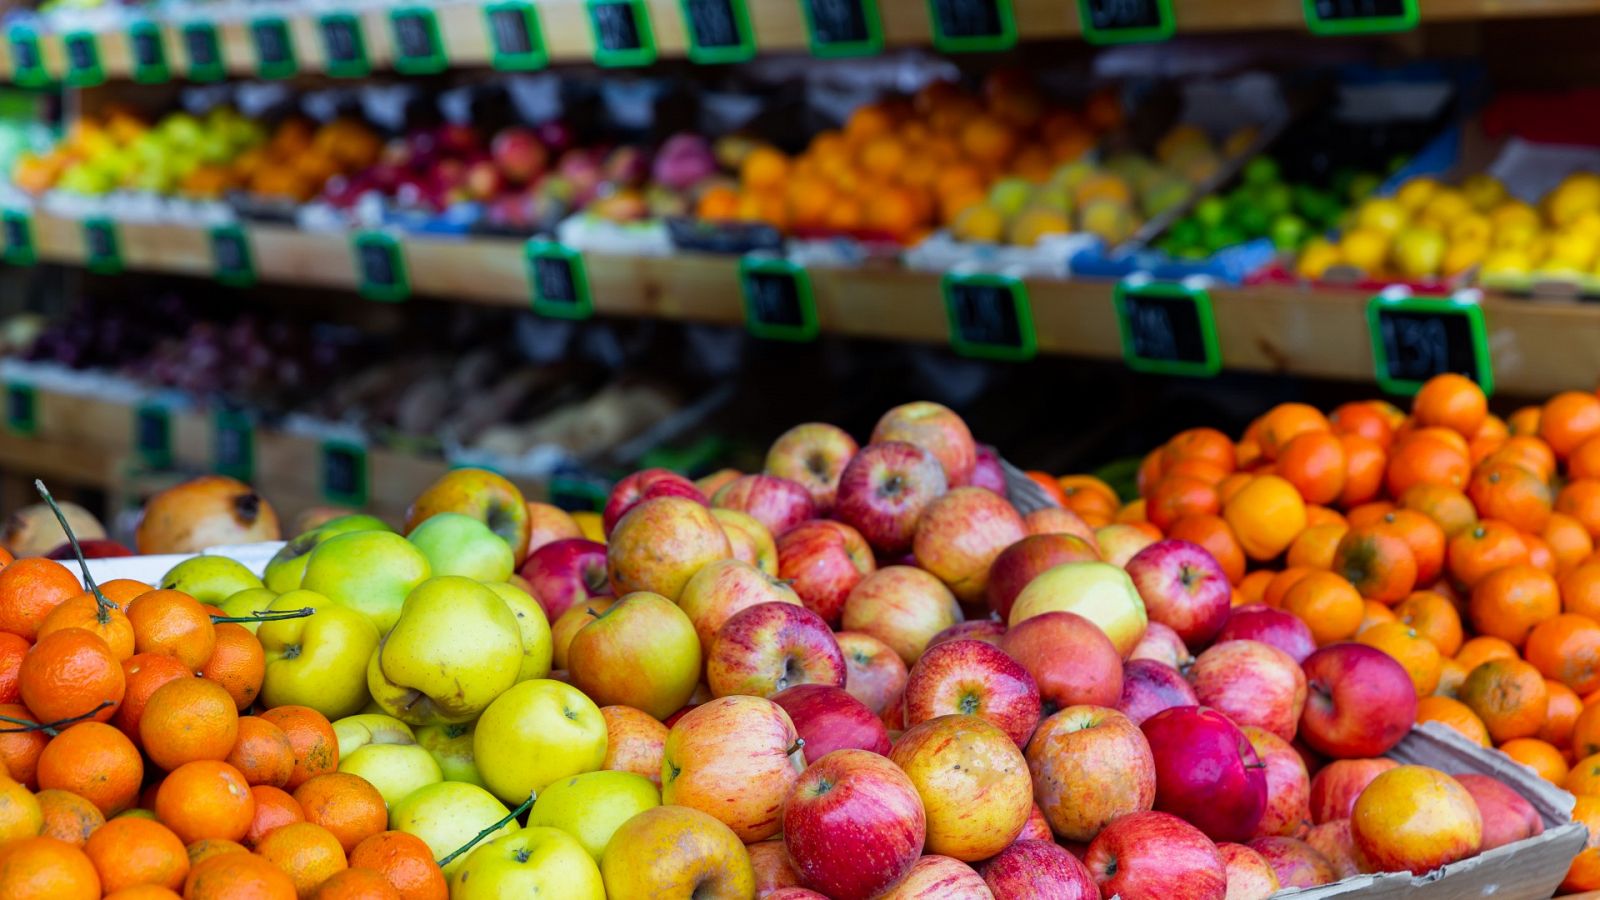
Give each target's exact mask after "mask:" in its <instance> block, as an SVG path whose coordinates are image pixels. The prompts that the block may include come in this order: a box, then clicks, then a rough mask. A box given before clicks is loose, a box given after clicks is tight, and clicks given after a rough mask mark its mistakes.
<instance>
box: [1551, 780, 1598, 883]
mask: <svg viewBox="0 0 1600 900" xmlns="http://www.w3.org/2000/svg"><path fill="white" fill-rule="evenodd" d="M1572 821H1574V822H1579V823H1582V825H1583V826H1584V828H1586V829H1588V832H1589V836H1588V837H1587V838H1585V839H1584V843H1583V849H1582V850H1579V851H1578V855H1577V857H1575V858H1574V859H1573V860H1572V865H1571V866H1569V867H1568V868H1567V877H1566V878H1564V879H1562V881H1561V887H1560V892H1561V893H1563V894H1575V893H1579V892H1581V891H1594V890H1600V797H1589V796H1583V795H1579V797H1578V802H1577V803H1575V804H1574V805H1573V807H1572Z"/></svg>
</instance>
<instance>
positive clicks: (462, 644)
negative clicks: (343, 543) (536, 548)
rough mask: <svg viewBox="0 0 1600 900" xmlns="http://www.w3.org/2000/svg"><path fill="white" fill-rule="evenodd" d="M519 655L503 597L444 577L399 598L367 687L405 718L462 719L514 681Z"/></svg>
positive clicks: (518, 636) (516, 629)
mask: <svg viewBox="0 0 1600 900" xmlns="http://www.w3.org/2000/svg"><path fill="white" fill-rule="evenodd" d="M364 536H366V535H345V536H344V537H342V538H335V539H334V540H332V541H329V542H328V546H332V545H333V544H334V543H337V542H338V541H340V540H348V539H350V538H353V537H364ZM312 565H313V566H315V565H316V560H315V559H313V560H312ZM307 574H308V575H309V574H310V571H309V570H308V572H307ZM522 661H523V652H522V629H521V627H520V626H519V625H518V624H517V617H516V614H515V613H513V612H512V611H511V608H510V607H509V606H507V605H506V603H505V601H504V600H502V599H500V596H499V595H498V594H496V593H495V592H494V591H491V590H489V589H488V588H486V587H484V586H483V585H481V584H479V583H478V582H476V581H473V580H472V579H470V578H463V577H461V576H459V575H444V576H440V577H438V578H430V579H428V580H427V581H424V582H423V583H422V584H420V585H418V586H417V587H416V589H414V590H412V591H411V593H410V594H408V595H407V596H406V598H405V601H404V608H403V609H402V610H401V612H400V615H399V617H398V619H396V621H395V623H394V628H393V629H392V630H391V631H390V632H389V634H388V636H387V637H385V638H384V639H383V643H382V644H381V645H380V646H379V647H378V651H377V652H376V653H374V654H372V659H371V661H370V662H369V663H368V666H367V687H368V689H369V690H370V691H371V692H372V699H374V700H376V701H377V702H378V705H379V706H381V707H383V710H384V712H387V713H388V714H389V715H392V716H394V717H395V718H397V719H399V720H401V721H402V722H406V723H407V724H410V725H440V724H451V723H455V722H470V721H471V720H473V719H475V718H477V716H478V714H479V713H481V712H483V710H484V709H485V708H486V707H488V705H489V704H490V702H492V701H493V700H494V699H495V698H496V697H498V696H500V694H502V693H504V692H505V690H506V689H507V688H509V687H511V686H512V685H513V684H515V683H516V681H517V674H518V673H519V672H520V671H521V670H522Z"/></svg>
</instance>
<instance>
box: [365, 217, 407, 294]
mask: <svg viewBox="0 0 1600 900" xmlns="http://www.w3.org/2000/svg"><path fill="white" fill-rule="evenodd" d="M350 247H351V251H352V255H353V256H354V258H355V266H356V279H357V284H359V285H360V292H361V296H363V297H365V298H367V299H368V300H377V301H379V302H380V303H399V302H400V301H402V300H404V299H406V298H407V297H409V296H411V278H410V275H409V274H408V273H407V271H406V254H405V250H404V249H403V248H402V247H401V246H400V242H399V241H397V240H395V238H394V236H393V235H390V234H387V233H385V232H382V231H358V232H356V233H355V235H354V236H353V237H352V238H351V239H350Z"/></svg>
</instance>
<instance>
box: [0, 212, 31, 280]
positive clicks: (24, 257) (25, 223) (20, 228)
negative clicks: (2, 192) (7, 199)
mask: <svg viewBox="0 0 1600 900" xmlns="http://www.w3.org/2000/svg"><path fill="white" fill-rule="evenodd" d="M0 226H3V227H4V228H5V238H6V247H5V260H6V262H8V263H10V264H12V265H13V266H31V265H33V264H34V263H35V262H38V258H39V257H38V251H37V250H35V249H34V245H33V219H32V218H31V217H30V216H29V215H28V214H27V213H25V212H23V211H21V210H16V209H8V210H6V211H5V212H4V213H0Z"/></svg>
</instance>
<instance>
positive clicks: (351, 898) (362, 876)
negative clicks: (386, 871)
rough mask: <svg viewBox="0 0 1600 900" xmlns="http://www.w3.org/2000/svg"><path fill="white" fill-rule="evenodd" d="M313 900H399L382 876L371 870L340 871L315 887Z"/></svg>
mask: <svg viewBox="0 0 1600 900" xmlns="http://www.w3.org/2000/svg"><path fill="white" fill-rule="evenodd" d="M312 897H313V898H314V900H400V892H399V891H397V890H395V889H394V885H391V884H390V883H389V882H388V880H386V879H385V878H384V877H383V876H382V875H379V874H378V873H377V872H374V871H373V870H371V869H342V870H340V871H339V872H337V873H335V874H334V875H333V877H331V878H329V879H328V880H327V881H324V882H323V883H322V884H320V885H318V886H317V890H316V892H315V893H314V894H312Z"/></svg>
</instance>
